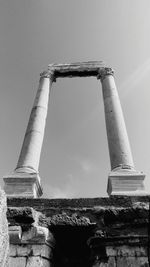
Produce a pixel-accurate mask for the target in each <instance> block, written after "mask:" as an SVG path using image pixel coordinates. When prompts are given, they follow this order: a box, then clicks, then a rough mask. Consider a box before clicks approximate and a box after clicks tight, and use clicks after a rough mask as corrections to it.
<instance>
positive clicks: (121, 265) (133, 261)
mask: <svg viewBox="0 0 150 267" xmlns="http://www.w3.org/2000/svg"><path fill="white" fill-rule="evenodd" d="M116 261H117V266H118V267H149V263H148V259H147V257H138V258H137V257H117V259H116Z"/></svg>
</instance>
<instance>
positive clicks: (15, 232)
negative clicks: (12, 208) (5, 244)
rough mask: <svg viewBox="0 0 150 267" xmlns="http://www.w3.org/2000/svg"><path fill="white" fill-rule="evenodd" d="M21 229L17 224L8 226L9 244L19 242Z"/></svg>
mask: <svg viewBox="0 0 150 267" xmlns="http://www.w3.org/2000/svg"><path fill="white" fill-rule="evenodd" d="M21 234H22V229H21V227H20V226H19V225H18V226H16V225H15V226H9V242H10V244H18V243H20V242H21Z"/></svg>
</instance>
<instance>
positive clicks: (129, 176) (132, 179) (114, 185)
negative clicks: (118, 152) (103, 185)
mask: <svg viewBox="0 0 150 267" xmlns="http://www.w3.org/2000/svg"><path fill="white" fill-rule="evenodd" d="M144 179H145V174H143V173H142V172H137V171H134V170H128V169H120V168H118V170H117V169H116V170H114V171H111V173H110V174H109V177H108V185H107V192H108V195H125V196H127V195H139V196H140V195H146V191H145V188H144V183H143V182H144Z"/></svg>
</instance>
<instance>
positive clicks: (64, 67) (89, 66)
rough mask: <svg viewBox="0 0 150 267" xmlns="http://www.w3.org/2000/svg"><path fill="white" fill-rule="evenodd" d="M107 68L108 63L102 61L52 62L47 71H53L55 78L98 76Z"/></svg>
mask: <svg viewBox="0 0 150 267" xmlns="http://www.w3.org/2000/svg"><path fill="white" fill-rule="evenodd" d="M105 68H108V67H106V64H105V63H104V62H102V61H87V62H76V63H70V64H50V65H49V66H48V71H47V73H51V72H53V75H54V77H55V79H56V78H60V77H61V78H63V77H86V76H96V77H97V76H98V75H100V72H101V71H103V70H104V69H105ZM108 69H110V68H108ZM41 75H43V74H41Z"/></svg>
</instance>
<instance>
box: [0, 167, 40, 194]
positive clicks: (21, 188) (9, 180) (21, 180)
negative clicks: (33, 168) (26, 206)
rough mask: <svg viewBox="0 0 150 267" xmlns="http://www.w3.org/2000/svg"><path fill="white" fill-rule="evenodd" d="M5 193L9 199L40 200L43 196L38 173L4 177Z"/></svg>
mask: <svg viewBox="0 0 150 267" xmlns="http://www.w3.org/2000/svg"><path fill="white" fill-rule="evenodd" d="M3 180H4V191H5V193H6V195H7V197H14V198H15V197H16V198H18V197H19V198H22V197H27V198H38V197H40V196H41V195H42V194H43V190H42V186H41V182H40V177H39V174H38V173H25V172H16V171H14V173H12V174H10V175H7V176H4V177H3Z"/></svg>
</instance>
